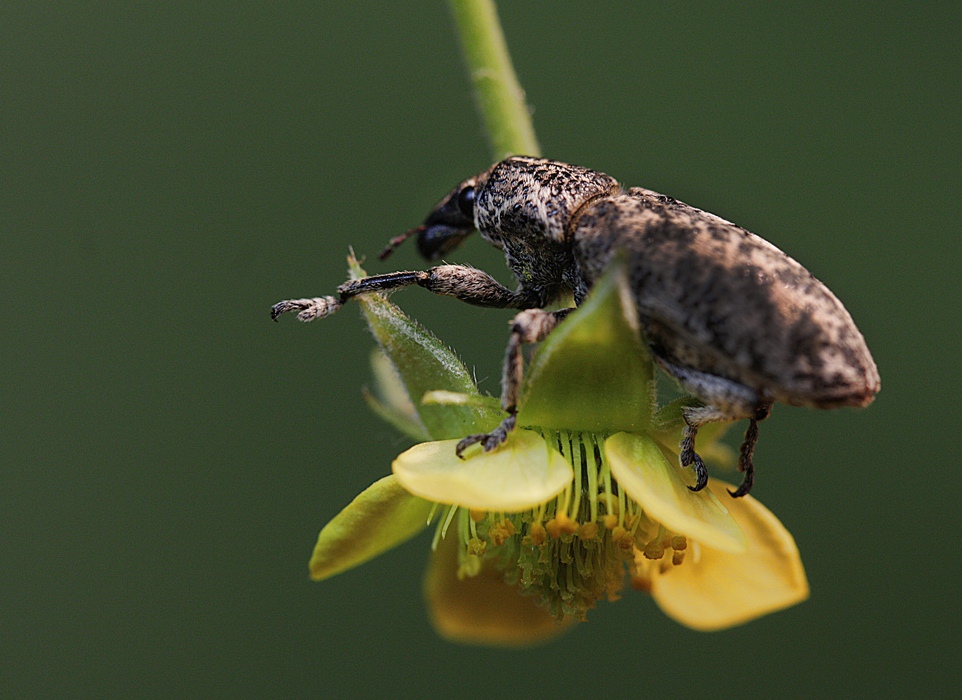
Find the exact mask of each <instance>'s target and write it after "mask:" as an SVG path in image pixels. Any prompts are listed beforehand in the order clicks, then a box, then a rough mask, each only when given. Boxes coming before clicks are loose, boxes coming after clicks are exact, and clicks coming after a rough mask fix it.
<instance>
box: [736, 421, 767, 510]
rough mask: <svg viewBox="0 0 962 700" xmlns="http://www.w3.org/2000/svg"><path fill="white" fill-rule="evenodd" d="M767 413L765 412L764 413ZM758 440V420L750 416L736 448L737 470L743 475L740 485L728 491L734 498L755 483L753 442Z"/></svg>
mask: <svg viewBox="0 0 962 700" xmlns="http://www.w3.org/2000/svg"><path fill="white" fill-rule="evenodd" d="M766 415H767V414H766ZM757 442H758V421H757V420H755V419H754V418H752V419H751V420H750V421H749V422H748V429H747V430H746V431H745V439H744V441H743V442H742V446H741V448H739V450H738V453H739V454H738V471H740V472H742V473H743V474H744V475H745V476H744V477H742V485H741V486H739V487H738V488H737V489H735V490H734V491H731V490H729V491H728V493H730V494H731V495H732V496H733V497H735V498H741V497H742V496H745V495H747V494H748V492H749V491H751V490H752V484H754V483H755V463H754V455H755V443H757Z"/></svg>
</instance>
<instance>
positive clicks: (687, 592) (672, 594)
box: [639, 481, 808, 632]
mask: <svg viewBox="0 0 962 700" xmlns="http://www.w3.org/2000/svg"><path fill="white" fill-rule="evenodd" d="M726 487H729V485H728V484H725V483H722V482H719V481H712V482H711V484H710V485H709V488H711V489H712V490H714V491H715V492H716V493H717V494H718V496H719V498H728V499H729V501H730V505H729V510H730V511H731V514H732V516H733V517H734V518H735V521H736V522H737V523H738V524H739V525H740V526H741V528H742V531H743V532H744V533H745V536H746V537H747V539H748V549H747V551H746V552H745V553H744V554H729V553H727V552H719V551H717V550H713V549H709V548H707V547H701V551H700V553H699V554H700V556H698V555H696V552H695V551H693V549H694V548H693V547H691V546H689V548H688V552H687V555H686V558H685V562H684V563H683V564H682V565H681V566H674V567H671V568H670V569H668V570H667V571H666V572H665V573H664V574H660V573H658V572H657V571H656V572H654V573H653V578H652V581H651V585H652V590H651V594H652V596H653V597H654V599H655V602H657V603H658V605H659V607H661V609H662V610H663V611H664V612H665V614H667V615H669V616H670V617H672V618H674V619H675V620H677V621H678V622H680V623H681V624H683V625H686V626H687V627H691V628H692V629H696V630H701V631H705V632H710V631H713V630H719V629H724V628H726V627H733V626H734V625H740V624H743V623H745V622H748V621H750V620H753V619H755V618H756V617H761V616H762V615H766V614H768V613H770V612H775V611H776V610H781V609H783V608H787V607H789V606H790V605H795V604H796V603H800V602H802V601H803V600H805V599H806V598H808V581H807V579H806V578H805V570H804V568H803V567H802V561H801V558H800V557H799V554H798V547H796V546H795V540H794V539H793V538H792V536H791V534H790V533H789V532H788V530H786V529H785V526H784V525H782V524H781V522H779V520H778V518H776V517H775V516H774V515H773V514H772V513H771V511H769V510H768V509H767V508H765V506H763V505H762V504H761V503H759V502H758V501H756V500H755V499H754V498H752V497H751V496H745V497H744V498H730V497H729V496H728V494H727V493H725V488H726ZM730 488H734V487H730ZM639 563H643V562H641V561H640V560H639Z"/></svg>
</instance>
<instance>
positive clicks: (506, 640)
mask: <svg viewBox="0 0 962 700" xmlns="http://www.w3.org/2000/svg"><path fill="white" fill-rule="evenodd" d="M457 545H458V540H457V538H456V537H446V538H444V539H443V540H442V541H441V542H440V544H439V545H438V548H437V550H436V551H435V552H434V553H433V554H432V556H431V563H430V565H429V567H428V571H427V574H426V576H425V578H424V595H425V598H427V602H428V609H429V611H430V613H431V622H432V623H433V624H434V628H435V629H436V630H437V632H438V634H440V635H441V636H442V637H444V638H446V639H449V640H451V641H454V642H462V643H465V644H485V645H490V646H508V647H524V646H531V645H534V644H538V643H541V642H546V641H548V640H549V639H551V638H552V637H554V636H555V635H557V634H559V633H560V632H563V631H564V630H565V629H566V628H567V626H568V625H566V624H563V623H558V622H555V620H554V618H553V617H551V615H550V614H548V612H546V611H545V610H542V609H541V608H539V607H538V606H537V605H536V604H535V602H534V598H531V597H529V596H524V595H521V592H520V591H519V590H518V589H517V588H516V587H513V586H508V585H507V584H505V583H504V580H503V578H502V575H501V572H499V571H497V570H496V569H495V568H494V567H493V566H490V565H485V566H482V567H481V572H480V573H479V574H478V575H477V576H473V577H471V578H465V579H463V580H458V577H457V569H458V550H457Z"/></svg>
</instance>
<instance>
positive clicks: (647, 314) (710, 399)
mask: <svg viewBox="0 0 962 700" xmlns="http://www.w3.org/2000/svg"><path fill="white" fill-rule="evenodd" d="M473 230H477V231H478V232H479V233H480V234H481V236H482V237H483V238H484V239H485V240H487V241H488V242H490V243H491V244H493V245H495V246H497V247H498V248H500V249H501V250H502V251H503V252H504V254H505V258H506V261H507V264H508V267H509V268H510V269H511V271H512V272H513V273H514V275H515V277H516V278H517V279H518V282H519V286H518V288H517V289H516V290H508V289H506V288H504V287H502V286H501V285H499V284H498V283H497V282H495V281H494V280H493V279H492V278H490V277H489V276H488V275H486V273H483V272H481V271H479V270H474V269H473V268H468V267H465V266H458V265H441V266H438V267H435V268H431V269H430V270H428V271H425V272H399V273H392V274H388V275H379V276H375V277H369V278H365V279H362V280H357V281H355V282H351V283H347V284H345V285H342V286H341V287H340V288H339V290H338V291H339V297H337V298H335V297H322V298H319V299H308V300H295V301H291V302H282V303H281V304H278V305H277V306H275V309H274V314H275V316H276V315H278V314H280V313H283V312H285V311H288V310H291V309H298V310H300V311H301V313H300V314H299V316H300V317H301V318H302V320H311V319H312V318H316V317H319V316H324V315H327V314H329V313H331V312H332V311H334V310H336V309H337V308H339V306H340V304H341V303H343V302H344V301H346V300H347V299H349V298H350V297H352V296H354V295H356V294H360V293H365V292H370V291H383V290H388V289H395V288H398V287H402V286H407V285H410V284H418V285H420V286H423V287H425V288H427V289H429V290H431V291H433V292H435V293H440V294H449V295H452V296H456V297H458V298H460V299H462V300H463V301H466V302H468V303H472V304H476V305H481V306H495V307H506V308H518V309H541V308H543V307H545V306H548V305H549V304H550V303H552V302H553V301H556V300H557V299H559V298H561V297H562V296H564V295H567V294H573V296H574V299H575V303H576V304H580V303H581V302H582V301H583V300H584V298H585V296H586V295H587V294H588V292H589V290H590V289H591V287H592V286H593V284H594V282H595V281H596V280H597V279H598V278H599V277H600V276H601V275H602V274H603V273H604V272H605V270H606V269H608V267H609V266H610V265H611V263H612V260H613V259H614V258H615V256H620V257H622V258H627V264H628V274H629V276H630V283H631V287H632V290H633V293H634V300H635V306H636V308H637V313H638V320H639V326H640V328H641V330H642V333H643V336H644V340H645V341H646V342H647V343H648V345H649V347H650V349H651V352H652V356H653V357H654V358H655V359H656V361H657V362H658V364H659V365H660V366H661V367H662V368H663V369H664V370H665V371H666V372H668V374H670V375H671V376H673V377H674V378H675V379H676V380H677V381H678V382H679V383H680V384H681V385H682V387H683V388H685V389H686V390H687V391H689V392H690V393H691V394H693V395H694V396H696V397H697V398H699V399H701V400H702V401H703V402H704V404H705V405H704V406H703V407H697V408H692V409H689V410H688V411H687V412H686V415H685V418H686V421H687V423H688V428H687V430H686V433H685V439H684V440H683V442H682V449H681V462H682V465H683V466H692V467H694V468H695V469H696V472H697V476H698V484H697V485H696V487H694V488H695V489H696V490H697V489H700V488H703V487H704V485H705V483H706V482H707V472H706V470H705V468H704V464H703V463H702V462H701V459H700V457H698V455H697V453H696V452H695V450H694V441H695V435H696V433H697V429H698V427H699V426H700V425H702V424H704V423H707V422H709V421H713V420H735V419H740V418H749V419H750V420H751V424H750V426H749V430H748V432H747V433H746V439H745V442H744V443H743V445H742V450H741V459H740V463H739V467H740V468H741V469H742V471H744V472H745V473H746V474H745V482H744V483H743V484H742V487H741V488H739V489H738V491H737V492H735V494H734V495H738V496H740V495H744V494H745V493H747V492H748V490H749V489H750V488H751V483H752V482H751V479H752V469H753V468H752V453H753V450H754V444H755V440H756V439H757V424H756V423H757V421H758V420H761V419H762V418H764V417H766V416H767V415H768V411H769V409H770V407H771V405H772V403H773V402H776V401H777V402H781V403H786V404H791V405H798V406H809V407H814V408H836V407H840V406H865V405H867V404H868V403H870V402H871V401H872V399H873V398H874V396H875V394H876V392H878V390H879V375H878V370H877V369H876V366H875V363H874V361H873V360H872V356H871V354H870V352H869V350H868V347H867V346H866V344H865V340H864V339H863V337H862V335H861V333H860V332H859V330H858V328H857V327H856V326H855V323H854V322H853V320H852V318H851V316H850V315H849V313H848V312H847V311H846V309H845V307H844V306H842V304H841V302H840V301H839V300H838V299H837V298H836V297H835V295H833V294H832V293H831V292H830V291H829V290H828V288H827V287H825V285H823V284H822V283H821V282H819V281H818V280H817V279H816V278H815V277H814V276H813V275H812V274H811V273H810V272H808V271H807V270H806V269H805V268H804V267H802V266H801V265H800V264H799V263H798V262H796V261H795V260H793V259H792V258H791V257H789V256H788V255H786V254H785V253H783V252H782V251H780V250H779V249H778V248H776V247H775V246H773V245H771V244H770V243H768V242H767V241H765V240H763V239H762V238H759V237H758V236H756V235H754V234H752V233H750V232H749V231H747V230H745V229H743V228H741V227H739V226H736V225H735V224H732V223H730V222H728V221H725V220H724V219H721V218H720V217H717V216H715V215H713V214H709V213H707V212H704V211H701V210H700V209H696V208H694V207H691V206H689V205H687V204H684V203H682V202H679V201H677V200H675V199H672V198H671V197H667V196H664V195H661V194H658V193H656V192H652V191H650V190H646V189H642V188H631V189H625V188H622V187H621V186H620V185H619V184H618V182H617V181H616V180H615V179H614V178H612V177H610V176H608V175H605V174H604V173H600V172H597V171H594V170H589V169H587V168H582V167H579V166H573V165H568V164H566V163H560V162H558V161H551V160H545V159H540V158H528V157H513V158H508V159H506V160H504V161H501V162H500V163H496V164H495V165H494V166H492V167H491V168H490V169H488V170H486V171H485V172H483V173H481V174H479V175H477V176H476V177H473V178H469V179H468V180H465V181H464V182H462V183H461V184H460V185H458V186H457V187H455V188H454V190H452V191H451V192H450V193H449V194H448V195H447V196H446V197H445V198H444V199H443V200H442V201H441V202H440V203H439V204H438V205H437V207H435V208H434V210H433V211H432V212H431V213H430V214H429V216H428V217H427V219H426V220H425V223H424V224H423V225H422V226H420V227H418V228H417V229H414V230H412V231H411V232H409V233H408V234H405V236H401V237H398V238H396V239H394V240H393V241H392V242H391V245H390V246H389V247H388V249H386V250H385V253H384V254H382V257H385V256H386V254H387V253H389V252H390V251H391V250H392V249H393V247H395V246H396V245H398V244H399V243H400V242H401V241H403V240H404V238H406V237H407V236H408V235H411V234H412V233H417V234H418V248H419V250H420V252H421V253H422V255H424V257H426V258H428V259H436V258H439V257H441V256H442V255H444V254H445V253H447V252H449V251H450V250H452V249H453V248H454V247H456V246H457V245H458V244H459V243H460V242H461V241H462V240H463V239H464V238H465V237H466V236H467V235H469V234H470V233H471V231H473ZM563 315H564V312H560V313H556V314H554V315H552V314H549V313H548V312H540V313H535V314H533V315H532V313H531V312H525V313H522V314H519V316H518V317H517V318H516V321H515V323H514V325H513V327H512V336H511V341H510V342H509V351H508V355H507V359H506V363H505V378H504V386H503V395H502V404H503V406H504V408H505V410H506V411H507V412H508V414H509V417H508V419H506V421H505V423H504V424H502V428H500V429H499V430H498V431H495V432H494V433H492V434H490V435H481V436H471V437H469V438H466V439H465V440H464V441H462V445H461V446H459V453H460V451H461V450H462V449H464V447H466V446H467V445H470V444H473V443H474V442H482V444H483V445H484V448H485V449H494V448H495V447H496V446H497V445H498V444H500V442H501V441H503V440H504V438H505V436H506V435H507V432H508V431H510V430H511V429H512V428H513V427H514V421H513V416H514V413H515V399H516V393H517V384H518V383H519V379H518V378H519V377H520V362H521V354H520V350H519V349H518V348H519V347H520V344H521V343H523V342H534V341H537V340H540V339H542V338H543V337H544V336H545V335H546V334H547V333H549V332H550V330H551V329H552V328H553V327H554V326H555V325H556V324H557V322H560V320H561V319H562V318H563ZM512 348H514V350H512Z"/></svg>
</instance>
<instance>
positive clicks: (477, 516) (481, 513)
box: [471, 509, 488, 523]
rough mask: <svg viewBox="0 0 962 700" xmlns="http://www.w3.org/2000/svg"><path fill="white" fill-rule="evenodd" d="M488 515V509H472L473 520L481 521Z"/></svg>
mask: <svg viewBox="0 0 962 700" xmlns="http://www.w3.org/2000/svg"><path fill="white" fill-rule="evenodd" d="M486 517H488V511H486V510H475V509H471V520H473V521H474V522H476V523H480V522H481V521H482V520H484V519H485V518H486Z"/></svg>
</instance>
